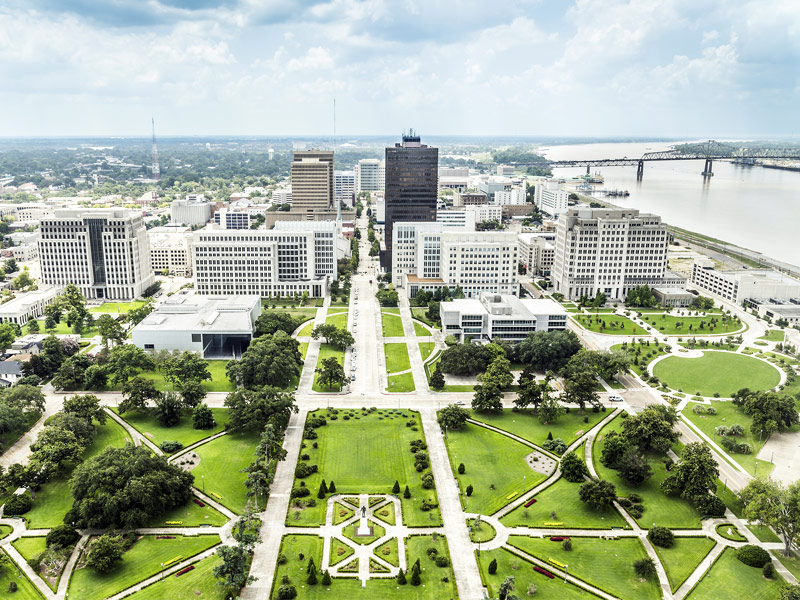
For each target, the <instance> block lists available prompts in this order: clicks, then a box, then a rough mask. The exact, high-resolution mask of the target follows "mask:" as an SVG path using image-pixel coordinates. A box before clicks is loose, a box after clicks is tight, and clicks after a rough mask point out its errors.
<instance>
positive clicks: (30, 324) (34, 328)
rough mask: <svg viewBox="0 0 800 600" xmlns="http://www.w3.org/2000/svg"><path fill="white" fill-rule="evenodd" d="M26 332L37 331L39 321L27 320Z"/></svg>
mask: <svg viewBox="0 0 800 600" xmlns="http://www.w3.org/2000/svg"><path fill="white" fill-rule="evenodd" d="M28 333H39V321H37V320H36V319H31V320H30V321H28Z"/></svg>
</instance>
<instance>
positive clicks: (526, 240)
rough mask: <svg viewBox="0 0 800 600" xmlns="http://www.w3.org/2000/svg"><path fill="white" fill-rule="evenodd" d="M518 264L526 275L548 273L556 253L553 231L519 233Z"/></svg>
mask: <svg viewBox="0 0 800 600" xmlns="http://www.w3.org/2000/svg"><path fill="white" fill-rule="evenodd" d="M518 237H519V264H521V265H523V266H524V267H525V269H526V270H527V272H528V275H545V276H547V275H550V271H551V270H552V269H553V262H554V261H555V254H556V246H555V241H556V234H555V233H554V232H549V231H548V232H534V233H520V234H519V236H518Z"/></svg>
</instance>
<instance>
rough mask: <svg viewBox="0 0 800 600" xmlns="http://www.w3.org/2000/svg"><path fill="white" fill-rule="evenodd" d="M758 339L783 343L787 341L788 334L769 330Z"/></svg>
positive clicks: (777, 330)
mask: <svg viewBox="0 0 800 600" xmlns="http://www.w3.org/2000/svg"><path fill="white" fill-rule="evenodd" d="M758 339H760V340H767V341H768V342H782V341H783V340H785V339H786V334H784V333H783V332H782V331H781V330H780V329H768V330H767V332H766V333H765V334H764V335H762V336H761V337H760V338H758Z"/></svg>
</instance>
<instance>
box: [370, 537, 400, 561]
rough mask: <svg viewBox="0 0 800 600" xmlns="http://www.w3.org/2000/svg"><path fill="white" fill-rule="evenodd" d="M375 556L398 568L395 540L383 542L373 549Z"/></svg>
mask: <svg viewBox="0 0 800 600" xmlns="http://www.w3.org/2000/svg"><path fill="white" fill-rule="evenodd" d="M374 554H375V556H378V557H380V558H382V559H383V560H385V561H386V562H388V563H389V564H390V565H393V566H395V567H399V566H400V561H399V559H398V557H397V538H391V539H389V541H387V542H384V543H383V544H381V545H380V546H378V547H377V548H375V553H374Z"/></svg>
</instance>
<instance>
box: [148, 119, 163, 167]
mask: <svg viewBox="0 0 800 600" xmlns="http://www.w3.org/2000/svg"><path fill="white" fill-rule="evenodd" d="M150 123H151V125H152V126H153V179H155V180H156V181H158V180H159V179H161V167H159V166H158V147H157V146H156V120H155V119H154V118H153V117H150Z"/></svg>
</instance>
